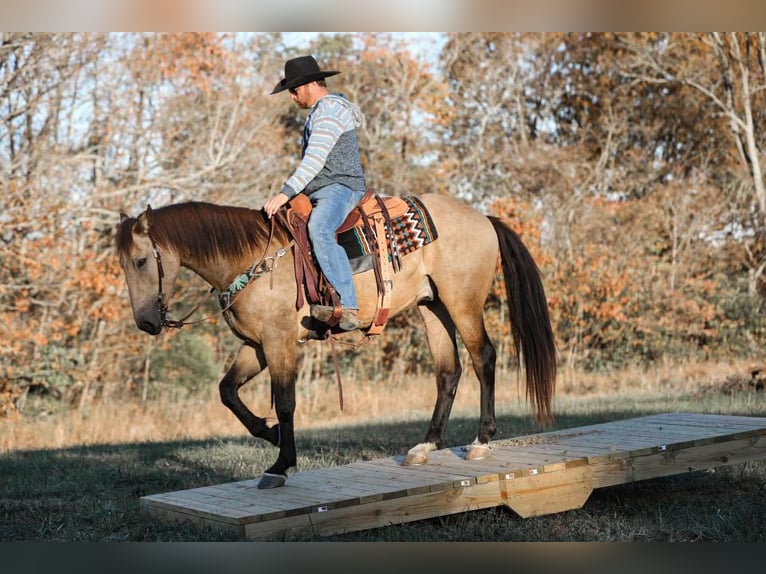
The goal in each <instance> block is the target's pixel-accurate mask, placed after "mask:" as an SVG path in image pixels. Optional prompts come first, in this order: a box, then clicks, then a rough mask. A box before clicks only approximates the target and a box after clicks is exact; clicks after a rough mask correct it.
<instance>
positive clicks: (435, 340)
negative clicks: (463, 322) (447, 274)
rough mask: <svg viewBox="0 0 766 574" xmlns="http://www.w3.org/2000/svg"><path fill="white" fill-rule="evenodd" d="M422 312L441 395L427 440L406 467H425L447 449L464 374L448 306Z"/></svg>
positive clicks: (433, 305) (409, 455)
mask: <svg viewBox="0 0 766 574" xmlns="http://www.w3.org/2000/svg"><path fill="white" fill-rule="evenodd" d="M418 310H419V311H420V314H421V316H422V317H423V322H424V324H425V330H426V336H427V337H428V345H429V348H430V349H431V355H432V356H433V361H434V370H435V371H436V392H437V394H436V403H435V404H434V412H433V415H432V417H431V423H430V425H429V427H428V432H427V433H426V436H425V440H424V441H423V442H422V443H420V444H418V445H416V446H414V447H413V448H411V449H410V450H409V451H408V452H407V456H406V457H405V459H404V462H403V464H405V465H415V464H425V463H426V462H428V454H429V453H430V452H431V451H434V450H437V449H440V448H442V447H443V446H444V435H445V432H446V430H447V422H448V421H449V416H450V413H451V412H452V404H453V403H454V401H455V393H457V387H458V383H459V382H460V376H461V374H462V367H461V366H460V356H459V355H458V351H457V341H456V339H455V325H454V323H453V322H452V318H451V317H450V316H449V313H448V312H447V310H446V309H445V307H444V305H442V304H441V303H440V302H438V301H437V302H429V303H424V304H422V305H420V306H419V307H418Z"/></svg>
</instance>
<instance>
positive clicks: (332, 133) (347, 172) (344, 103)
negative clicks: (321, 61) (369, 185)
mask: <svg viewBox="0 0 766 574" xmlns="http://www.w3.org/2000/svg"><path fill="white" fill-rule="evenodd" d="M361 123H362V115H361V112H360V111H359V106H357V105H355V104H352V103H351V102H349V101H348V100H347V99H346V98H345V97H344V96H342V95H341V94H328V95H326V96H324V97H323V98H322V99H320V100H319V101H318V102H316V103H315V104H314V106H313V107H312V108H311V111H310V112H309V115H308V117H307V118H306V123H305V125H304V127H303V143H302V147H301V161H300V164H298V167H297V168H296V170H295V172H294V173H293V174H292V175H291V176H290V178H289V179H288V180H287V181H286V182H285V184H284V186H283V187H282V190H281V191H282V193H284V194H285V195H286V196H287V197H293V196H294V195H296V194H297V193H301V192H303V193H305V194H307V195H311V193H312V192H314V191H316V190H317V189H320V188H322V187H325V186H326V185H329V184H331V183H341V184H343V185H345V186H346V187H349V188H350V189H352V190H354V191H364V190H365V179H364V172H363V171H362V162H361V160H360V157H359V143H358V141H357V137H356V129H357V127H358V126H360V125H361Z"/></svg>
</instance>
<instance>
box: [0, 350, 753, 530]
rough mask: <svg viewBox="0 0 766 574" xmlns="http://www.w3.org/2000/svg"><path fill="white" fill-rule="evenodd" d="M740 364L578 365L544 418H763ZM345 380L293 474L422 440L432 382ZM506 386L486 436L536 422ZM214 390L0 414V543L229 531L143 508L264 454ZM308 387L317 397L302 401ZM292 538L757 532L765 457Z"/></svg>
mask: <svg viewBox="0 0 766 574" xmlns="http://www.w3.org/2000/svg"><path fill="white" fill-rule="evenodd" d="M745 370H746V366H744V365H730V364H718V365H686V366H684V367H683V369H678V368H675V369H674V368H672V367H666V368H665V367H663V368H656V369H654V370H650V371H647V370H634V371H626V372H622V373H618V374H611V375H601V376H598V377H596V376H590V375H589V376H588V377H584V378H583V380H585V379H587V381H588V383H587V384H586V383H584V382H582V381H581V380H578V379H577V377H571V378H570V379H569V380H568V379H567V378H566V374H565V376H563V377H562V381H561V382H560V385H559V393H558V395H557V398H556V401H555V413H556V416H557V418H556V422H555V426H554V427H553V429H565V428H573V427H577V426H582V425H587V424H593V423H598V422H607V421H611V420H619V419H625V418H631V417H636V416H642V415H647V414H655V413H662V412H676V411H688V412H700V413H725V414H736V415H751V416H766V401H765V400H764V391H762V390H755V389H752V388H749V387H747V385H739V386H738V385H732V384H731V383H732V381H736V380H737V377H742V376H744V375H742V373H743V372H744V371H745ZM466 378H467V379H470V377H466ZM511 378H512V377H511ZM344 385H345V386H344V394H345V399H346V408H345V409H344V411H343V412H340V410H339V408H338V405H337V391H336V389H335V388H334V386H333V385H332V384H329V383H328V384H323V385H318V386H317V387H316V388H313V389H303V390H302V395H301V400H302V401H303V406H302V408H301V410H300V411H299V413H298V417H297V427H298V433H297V441H298V452H299V464H298V472H300V471H302V470H307V469H312V468H317V467H326V466H331V465H339V464H345V463H349V462H353V461H357V460H363V459H371V458H378V457H388V456H392V455H396V454H402V453H404V452H405V451H406V450H407V449H408V448H409V447H410V446H412V445H413V444H415V443H417V442H419V441H420V440H421V439H422V436H423V434H424V432H425V428H426V424H427V419H428V417H429V415H430V412H429V411H430V408H431V406H432V405H431V400H432V383H430V381H422V380H412V381H405V382H402V383H400V384H398V385H395V386H394V387H396V388H387V389H374V388H370V385H368V384H366V383H362V382H359V381H354V380H347V381H344ZM265 386H266V385H263V384H260V385H255V387H254V388H253V389H252V390H251V391H249V393H250V394H249V395H247V397H248V400H249V401H250V402H251V403H253V404H256V405H257V404H260V401H261V400H265V397H262V396H261V394H262V393H263V390H262V387H265ZM501 386H502V387H503V390H502V392H500V393H499V395H498V413H499V420H498V429H499V430H498V434H497V436H496V438H498V439H499V438H508V437H513V436H519V435H524V434H530V433H534V432H537V430H538V429H537V427H536V426H535V425H534V423H533V422H532V421H531V419H530V417H529V413H528V409H527V407H526V405H525V404H524V403H523V401H519V400H518V398H517V396H516V394H517V390H516V387H515V384H513V383H510V384H504V385H501ZM498 390H499V391H500V388H499V389H498ZM213 391H214V389H213ZM213 391H211V393H210V394H209V395H205V396H201V397H195V398H186V399H184V400H180V399H178V398H177V397H176V399H175V400H173V401H158V402H157V403H155V404H140V403H137V404H125V405H122V407H121V408H118V407H119V405H115V404H100V405H92V406H91V407H89V408H88V409H85V410H82V411H63V412H60V413H53V414H49V415H47V416H45V417H43V416H38V417H37V418H36V419H35V420H33V421H32V420H28V419H25V418H23V417H22V418H17V419H13V420H11V419H5V420H1V421H0V436H1V437H2V443H0V446H1V447H2V452H1V453H0V540H2V541H21V540H26V541H218V540H227V537H226V535H224V534H221V533H219V532H214V531H209V530H204V529H197V528H195V527H191V526H178V525H174V524H167V523H161V522H156V521H154V520H152V519H150V518H148V517H147V516H145V515H143V514H142V513H141V512H140V511H139V499H140V497H141V496H143V495H146V494H153V493H159V492H166V491H170V490H179V489H186V488H193V487H196V486H202V485H207V484H215V483H221V482H230V481H236V480H244V479H248V478H253V477H256V476H258V475H259V474H260V473H261V472H262V471H263V469H264V468H265V467H267V466H269V465H270V464H271V462H273V460H274V458H275V457H276V449H275V448H274V447H272V446H270V445H268V444H267V443H265V442H263V441H260V440H255V439H251V438H250V437H249V436H248V435H246V432H245V431H244V429H242V428H240V427H239V426H238V425H239V423H237V422H236V420H234V419H233V416H231V415H230V414H229V413H228V412H227V411H226V410H225V409H224V408H223V407H222V406H221V405H220V404H219V403H218V401H217V397H215V396H214V394H213ZM310 393H315V394H316V395H318V396H314V397H313V403H312V402H311V397H309V394H310ZM405 397H409V400H408V401H407V406H403V404H404V403H405V401H404V398H405ZM320 399H321V400H320ZM475 401H476V397H475V385H473V384H472V381H470V380H466V381H464V382H463V383H462V384H461V391H460V392H459V396H458V401H457V404H456V410H455V412H454V414H453V417H452V419H451V422H450V427H449V435H448V442H449V444H450V445H459V444H465V443H467V442H470V441H471V440H472V439H473V437H474V435H475V432H476V417H477V411H476V407H475V404H476V402H475ZM265 408H268V403H267V402H266V407H265ZM256 410H257V409H256ZM320 421H321V422H320ZM553 429H551V430H553ZM291 540H298V539H297V538H296V539H291ZM300 540H334V541H625V542H627V541H727V542H763V541H766V461H758V462H750V463H745V464H740V465H734V466H731V467H725V468H719V469H716V470H715V471H707V472H701V471H700V472H693V473H688V474H684V475H678V476H675V477H669V478H661V479H652V480H647V481H642V482H637V483H632V484H627V485H622V486H616V487H609V488H603V489H598V490H596V491H594V492H593V494H592V495H591V497H590V498H589V499H588V501H587V502H586V504H585V506H584V507H583V508H581V509H579V510H572V511H569V512H565V513H560V514H554V515H549V516H543V517H537V518H528V519H522V518H519V517H518V516H516V515H515V514H514V513H513V512H512V511H510V510H509V509H507V508H504V507H499V508H495V509H490V510H481V511H474V512H468V513H462V514H456V515H452V516H447V517H442V518H436V519H432V520H425V521H421V522H416V523H410V524H404V525H399V526H390V527H384V528H378V529H373V530H369V531H362V532H356V533H351V534H346V535H342V536H333V537H328V538H318V537H316V538H313V537H304V538H301V539H300Z"/></svg>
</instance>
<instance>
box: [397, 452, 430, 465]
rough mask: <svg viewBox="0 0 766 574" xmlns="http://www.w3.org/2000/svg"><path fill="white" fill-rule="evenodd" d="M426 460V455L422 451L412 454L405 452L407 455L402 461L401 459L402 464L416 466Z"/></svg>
mask: <svg viewBox="0 0 766 574" xmlns="http://www.w3.org/2000/svg"><path fill="white" fill-rule="evenodd" d="M427 462H428V455H427V454H425V453H422V452H419V453H416V454H412V453H409V452H408V453H407V456H406V457H404V461H402V466H417V465H419V464H425V463H427Z"/></svg>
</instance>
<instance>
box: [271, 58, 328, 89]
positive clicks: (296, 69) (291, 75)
mask: <svg viewBox="0 0 766 574" xmlns="http://www.w3.org/2000/svg"><path fill="white" fill-rule="evenodd" d="M335 74H340V72H338V71H335V70H327V71H322V70H320V69H319V64H317V61H316V60H315V59H314V56H300V57H298V58H293V59H292V60H287V62H285V77H284V78H283V79H282V80H280V81H279V83H278V84H277V85H276V86H275V87H274V90H273V91H272V92H271V93H272V94H278V93H279V92H281V91H283V90H289V89H290V88H297V87H298V86H302V85H303V84H308V83H309V82H315V81H317V80H321V79H322V78H327V77H329V76H334V75H335Z"/></svg>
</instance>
